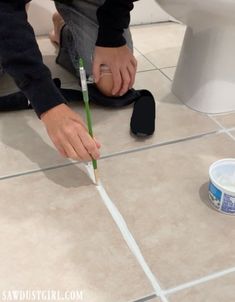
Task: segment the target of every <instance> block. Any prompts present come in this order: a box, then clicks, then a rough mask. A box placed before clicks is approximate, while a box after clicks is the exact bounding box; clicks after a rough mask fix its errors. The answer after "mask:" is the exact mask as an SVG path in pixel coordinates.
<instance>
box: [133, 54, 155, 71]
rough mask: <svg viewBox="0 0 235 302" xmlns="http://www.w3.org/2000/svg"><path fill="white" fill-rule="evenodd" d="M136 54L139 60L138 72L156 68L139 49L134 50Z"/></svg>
mask: <svg viewBox="0 0 235 302" xmlns="http://www.w3.org/2000/svg"><path fill="white" fill-rule="evenodd" d="M134 55H135V58H136V60H137V62H138V66H137V72H140V71H147V70H152V69H156V67H155V66H154V65H153V64H151V63H150V62H149V61H148V60H147V59H146V58H145V57H144V56H143V55H142V54H141V53H140V52H138V50H136V49H135V50H134Z"/></svg>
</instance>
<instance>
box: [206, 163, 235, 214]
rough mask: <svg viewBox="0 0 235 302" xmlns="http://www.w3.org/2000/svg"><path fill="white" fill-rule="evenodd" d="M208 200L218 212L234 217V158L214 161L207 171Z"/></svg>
mask: <svg viewBox="0 0 235 302" xmlns="http://www.w3.org/2000/svg"><path fill="white" fill-rule="evenodd" d="M209 177H210V183H209V199H210V203H211V205H212V206H213V207H214V208H215V209H216V210H218V211H219V212H222V213H225V214H230V215H235V158H226V159H221V160H219V161H216V162H215V163H213V164H212V165H211V166H210V169H209Z"/></svg>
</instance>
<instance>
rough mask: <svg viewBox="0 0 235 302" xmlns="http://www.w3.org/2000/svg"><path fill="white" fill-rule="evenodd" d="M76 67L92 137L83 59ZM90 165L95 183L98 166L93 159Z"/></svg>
mask: <svg viewBox="0 0 235 302" xmlns="http://www.w3.org/2000/svg"><path fill="white" fill-rule="evenodd" d="M77 65H78V66H77V69H79V72H80V79H81V86H82V95H83V101H84V104H85V111H86V119H87V126H88V131H89V134H90V136H91V137H92V138H93V130H92V120H91V111H90V106H89V95H88V88H87V79H86V71H85V68H84V64H83V60H82V59H80V60H79V63H77ZM92 165H93V169H94V176H95V182H96V184H97V183H98V181H99V174H98V167H97V161H96V160H95V159H93V160H92Z"/></svg>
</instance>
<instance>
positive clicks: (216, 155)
mask: <svg viewBox="0 0 235 302" xmlns="http://www.w3.org/2000/svg"><path fill="white" fill-rule="evenodd" d="M184 32H185V27H184V26H183V25H179V24H175V23H161V24H156V25H147V26H137V27H133V28H132V33H133V39H134V44H135V55H136V57H137V59H138V62H139V66H138V74H137V78H136V88H147V89H150V90H151V91H152V92H153V94H154V95H155V97H156V100H157V104H158V105H157V129H156V133H155V135H154V136H153V137H151V138H149V139H146V140H139V139H135V138H134V137H132V136H130V134H129V121H130V116H131V112H132V107H131V106H130V107H127V108H125V109H121V110H107V109H103V108H99V107H96V106H92V113H93V120H94V132H95V134H96V136H97V137H98V138H99V139H100V141H101V142H102V143H103V147H102V157H103V158H102V159H101V160H100V162H99V166H100V173H101V179H102V183H103V186H104V189H105V192H107V193H108V195H109V197H110V198H111V200H106V199H105V198H104V192H103V193H102V194H101V193H100V191H99V190H98V189H97V188H96V187H95V186H94V185H93V184H92V181H91V180H90V178H89V177H88V175H87V170H86V167H85V166H84V165H83V164H81V163H80V164H79V163H74V162H71V161H69V160H64V159H62V158H60V156H59V155H58V154H57V152H56V150H55V148H54V146H53V145H52V143H51V142H50V140H49V138H48V136H47V134H46V131H45V129H44V127H43V126H42V124H41V123H40V121H39V120H38V119H37V118H36V116H35V114H34V113H33V112H32V111H22V112H17V113H15V112H13V113H10V114H9V113H8V114H5V113H1V114H0V118H1V122H0V156H1V158H2V161H1V172H0V192H1V199H0V209H1V211H0V230H1V231H0V241H1V242H2V248H1V251H0V256H1V257H0V259H1V260H0V266H1V270H0V280H1V282H0V290H3V289H15V288H28V289H35V288H39V289H48V288H55V289H60V290H69V289H74V288H78V289H82V290H83V291H84V301H86V302H88V301H89V302H90V301H92V302H101V301H102V302H110V301H115V302H134V301H135V302H136V301H138V302H144V301H151V302H160V301H161V302H179V301H180V302H186V301H187V302H188V301H192V302H202V301H207V302H212V301H213V302H217V301H218V302H223V301H226V302H232V301H234V282H235V269H233V267H234V263H235V256H234V255H235V248H234V244H233V243H234V240H235V231H234V230H235V220H234V218H233V217H231V216H224V215H221V214H218V213H217V212H215V211H214V210H212V209H211V208H210V207H209V206H208V203H207V200H208V198H207V183H208V167H209V165H210V164H211V163H212V162H213V161H215V160H217V159H220V158H223V157H234V150H235V113H231V114H223V115H215V116H208V115H205V114H200V113H197V112H194V111H192V110H190V109H188V108H187V107H185V106H184V105H183V104H182V103H181V102H180V101H179V100H177V98H176V97H175V96H174V95H172V93H171V81H172V79H173V76H174V72H175V66H176V64H177V59H178V55H179V52H180V47H181V44H182V40H183V36H184ZM38 43H39V46H40V48H41V50H42V53H43V55H44V60H45V63H46V64H47V65H48V66H49V67H50V69H51V71H52V73H53V76H54V77H56V76H59V77H60V78H61V79H62V83H63V86H65V87H75V86H76V85H77V84H76V79H75V78H74V77H73V76H71V75H70V74H69V73H67V72H66V71H65V70H63V69H62V68H61V67H59V66H57V65H56V64H55V63H54V58H55V56H56V48H55V47H54V46H53V45H52V44H51V43H50V42H49V40H48V39H47V38H46V37H40V38H39V39H38ZM15 89H16V88H15V86H14V84H13V82H12V81H11V80H10V79H9V78H8V77H5V78H4V79H1V81H0V93H1V94H6V93H8V92H10V91H14V90H15ZM72 107H73V109H74V110H76V111H78V112H80V113H82V112H83V109H82V105H81V104H77V105H72ZM12 121H14V122H12ZM114 133H115V139H113V134H114ZM29 186H30V188H29ZM228 269H231V270H230V271H227V270H228ZM217 272H221V274H222V275H223V276H222V277H220V278H215V277H216V275H215V273H217ZM204 278H206V279H204ZM208 278H209V279H208ZM200 280H201V281H200ZM157 295H159V296H161V297H160V298H157V297H156V296H157Z"/></svg>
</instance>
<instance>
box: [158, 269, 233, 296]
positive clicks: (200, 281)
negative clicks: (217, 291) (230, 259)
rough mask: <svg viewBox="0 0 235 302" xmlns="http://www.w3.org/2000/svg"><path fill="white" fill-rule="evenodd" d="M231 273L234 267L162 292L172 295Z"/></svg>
mask: <svg viewBox="0 0 235 302" xmlns="http://www.w3.org/2000/svg"><path fill="white" fill-rule="evenodd" d="M232 273H235V267H232V268H229V269H227V270H224V271H221V272H217V273H214V274H211V275H208V276H206V277H203V278H200V279H197V280H194V281H191V282H187V283H184V284H182V285H179V286H176V287H174V288H171V289H168V290H165V291H163V292H164V294H165V295H170V294H174V293H176V292H179V291H182V290H184V289H187V288H191V287H194V286H196V285H200V284H203V283H207V282H209V281H212V280H215V279H218V278H221V277H224V276H226V275H228V274H232Z"/></svg>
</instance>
